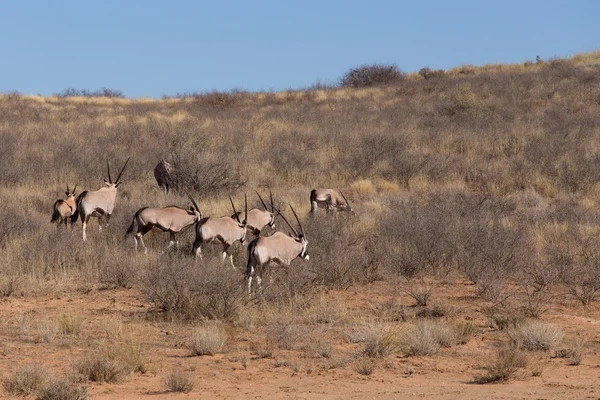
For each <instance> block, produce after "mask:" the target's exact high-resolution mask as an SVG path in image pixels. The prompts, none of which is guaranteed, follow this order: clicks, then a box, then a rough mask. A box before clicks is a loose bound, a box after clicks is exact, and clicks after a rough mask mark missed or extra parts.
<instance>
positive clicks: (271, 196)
mask: <svg viewBox="0 0 600 400" xmlns="http://www.w3.org/2000/svg"><path fill="white" fill-rule="evenodd" d="M269 197H270V198H271V212H272V213H275V204H273V193H272V192H271V191H270V190H269Z"/></svg>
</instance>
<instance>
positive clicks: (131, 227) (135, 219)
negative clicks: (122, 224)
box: [125, 207, 148, 236]
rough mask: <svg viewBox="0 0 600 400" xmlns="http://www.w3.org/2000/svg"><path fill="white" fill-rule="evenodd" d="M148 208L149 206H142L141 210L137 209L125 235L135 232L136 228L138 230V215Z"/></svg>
mask: <svg viewBox="0 0 600 400" xmlns="http://www.w3.org/2000/svg"><path fill="white" fill-rule="evenodd" d="M146 208H148V207H144V208H140V209H139V210H137V212H136V213H135V215H134V216H133V221H131V225H129V228H127V233H126V234H125V236H127V235H130V234H131V233H133V231H134V230H135V231H137V229H138V216H139V215H140V213H141V212H142V211H144V210H145V209H146Z"/></svg>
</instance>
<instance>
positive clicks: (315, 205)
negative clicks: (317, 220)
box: [310, 200, 319, 214]
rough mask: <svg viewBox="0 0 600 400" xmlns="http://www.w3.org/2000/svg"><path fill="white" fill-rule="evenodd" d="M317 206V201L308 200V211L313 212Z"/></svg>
mask: <svg viewBox="0 0 600 400" xmlns="http://www.w3.org/2000/svg"><path fill="white" fill-rule="evenodd" d="M317 208H319V205H318V204H317V202H316V201H314V200H313V201H311V202H310V212H311V213H313V214H314V213H315V212H317Z"/></svg>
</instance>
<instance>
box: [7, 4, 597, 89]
mask: <svg viewBox="0 0 600 400" xmlns="http://www.w3.org/2000/svg"><path fill="white" fill-rule="evenodd" d="M599 17H600V1H596V0H581V1H577V0H572V1H555V0H549V1H545V0H520V1H513V0H510V1H505V0H501V1H484V0H480V1H475V0H471V1H463V0H451V1H450V0H448V1H434V0H424V1H415V0H412V1H404V2H403V1H377V0H370V1H366V0H363V1H354V0H347V1H327V0H321V1H312V0H304V1H285V0H279V1H260V0H254V1H225V0H223V1H191V0H189V1H176V0H173V1H164V0H163V1H155V0H145V1H142V0H139V1H137V0H136V1H134V0H131V1H127V0H119V1H117V0H101V1H85V0H79V1H61V0H49V1H48V0H39V1H27V0H3V1H2V3H1V6H0V92H7V91H10V90H17V91H19V92H21V93H24V94H38V93H39V94H42V95H49V94H52V93H56V92H60V91H61V90H63V89H65V88H69V87H73V88H77V89H90V90H96V89H99V88H101V87H108V88H111V89H116V90H121V91H123V92H124V94H125V95H126V96H127V97H160V96H161V95H163V94H171V95H172V94H175V93H177V92H186V91H206V90H212V89H218V90H229V89H234V88H238V89H246V90H253V91H254V90H282V89H288V88H304V87H308V86H310V85H312V84H314V83H315V82H316V81H317V80H320V81H321V82H324V83H334V82H335V81H336V80H337V78H338V77H339V76H340V75H342V74H343V73H344V72H345V71H346V70H348V69H349V68H351V67H354V66H358V65H361V64H365V63H366V64H369V63H375V62H377V63H395V64H397V65H398V67H400V68H401V69H402V70H404V71H415V70H418V69H420V68H422V67H424V66H429V67H431V68H436V69H437V68H444V69H446V68H450V67H453V66H456V65H460V64H475V65H480V64H485V63H493V62H503V63H512V62H520V61H525V60H534V59H535V56H536V55H539V56H541V57H542V58H543V59H546V58H549V57H553V56H559V57H564V56H568V55H571V54H574V53H576V52H582V51H590V50H595V49H599V48H600V22H599V21H598V18H599Z"/></svg>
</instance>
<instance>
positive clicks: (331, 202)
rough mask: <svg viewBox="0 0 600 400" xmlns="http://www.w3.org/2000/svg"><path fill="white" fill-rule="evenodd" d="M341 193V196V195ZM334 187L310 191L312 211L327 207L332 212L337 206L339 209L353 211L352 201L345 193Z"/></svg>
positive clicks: (328, 211)
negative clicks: (349, 200)
mask: <svg viewBox="0 0 600 400" xmlns="http://www.w3.org/2000/svg"><path fill="white" fill-rule="evenodd" d="M340 194H341V196H340ZM340 194H338V192H336V191H335V190H333V189H313V190H311V192H310V212H311V213H313V214H314V213H315V212H316V211H317V208H326V210H327V213H330V212H332V211H333V209H334V208H335V209H336V210H338V211H352V207H350V203H349V202H348V199H346V196H344V193H342V192H340Z"/></svg>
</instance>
